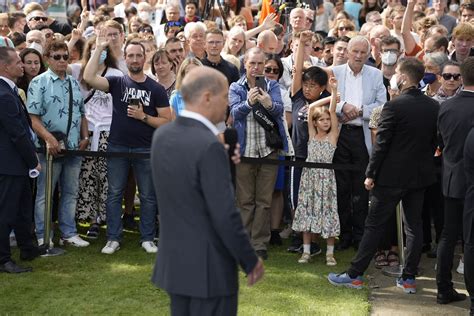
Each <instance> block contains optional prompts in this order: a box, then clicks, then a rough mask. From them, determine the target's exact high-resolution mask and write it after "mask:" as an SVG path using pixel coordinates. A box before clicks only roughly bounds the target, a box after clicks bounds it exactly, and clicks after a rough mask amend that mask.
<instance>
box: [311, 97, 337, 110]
mask: <svg viewBox="0 0 474 316" xmlns="http://www.w3.org/2000/svg"><path fill="white" fill-rule="evenodd" d="M331 98H332V97H331V96H329V97H325V98H322V99H319V100H317V101H314V102H313V103H311V104H310V105H308V108H309V109H311V108H315V107H316V108H319V107H322V106H325V105H327V104H328V103H329V102H331Z"/></svg>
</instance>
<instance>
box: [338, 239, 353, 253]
mask: <svg viewBox="0 0 474 316" xmlns="http://www.w3.org/2000/svg"><path fill="white" fill-rule="evenodd" d="M350 246H351V241H350V240H347V239H343V240H342V241H341V242H339V243H338V244H337V245H336V250H338V251H341V250H346V249H349V247H350Z"/></svg>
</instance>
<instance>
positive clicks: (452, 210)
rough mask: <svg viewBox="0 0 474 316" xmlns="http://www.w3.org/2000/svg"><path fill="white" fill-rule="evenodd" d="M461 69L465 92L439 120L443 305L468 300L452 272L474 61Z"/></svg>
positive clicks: (471, 118) (473, 98)
mask: <svg viewBox="0 0 474 316" xmlns="http://www.w3.org/2000/svg"><path fill="white" fill-rule="evenodd" d="M460 69H461V71H460V73H461V77H462V79H463V82H464V89H463V91H461V93H459V94H458V95H457V96H455V97H453V98H451V99H449V100H447V101H445V102H443V103H442V105H441V108H440V111H439V118H438V129H439V134H440V143H441V144H440V147H441V149H442V152H443V155H442V157H443V170H442V187H443V196H444V214H445V216H444V226H443V232H442V233H441V238H440V241H439V244H438V255H437V259H438V260H437V261H438V262H437V264H438V268H437V270H436V283H437V286H438V297H437V301H438V303H439V304H448V303H451V302H455V301H460V300H464V299H465V298H466V296H465V295H464V294H459V293H457V292H456V291H455V290H454V288H453V282H452V274H451V269H452V267H453V257H454V248H455V247H456V242H457V240H458V238H459V232H460V231H461V230H462V228H463V209H464V198H465V195H466V175H465V173H464V172H465V171H464V163H463V150H464V142H465V140H466V136H467V134H468V133H469V130H470V129H471V127H472V126H473V124H474V57H469V58H468V59H466V61H465V62H464V63H463V64H462V65H461V68H460ZM453 75H459V74H453ZM464 76H466V77H464ZM464 266H466V265H464Z"/></svg>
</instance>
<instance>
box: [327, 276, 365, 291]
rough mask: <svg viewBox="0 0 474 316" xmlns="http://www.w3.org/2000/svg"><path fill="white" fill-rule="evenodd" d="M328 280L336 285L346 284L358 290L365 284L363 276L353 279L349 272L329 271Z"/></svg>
mask: <svg viewBox="0 0 474 316" xmlns="http://www.w3.org/2000/svg"><path fill="white" fill-rule="evenodd" d="M328 281H329V283H331V284H332V285H335V286H345V287H348V288H351V289H357V290H360V289H362V286H363V285H364V282H363V281H362V277H361V276H358V277H356V278H354V279H352V278H351V277H350V276H349V275H348V274H347V273H341V274H336V273H329V275H328Z"/></svg>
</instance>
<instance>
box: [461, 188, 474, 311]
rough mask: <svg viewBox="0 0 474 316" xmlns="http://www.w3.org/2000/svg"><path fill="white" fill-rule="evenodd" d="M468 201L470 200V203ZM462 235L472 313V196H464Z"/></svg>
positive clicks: (473, 212)
mask: <svg viewBox="0 0 474 316" xmlns="http://www.w3.org/2000/svg"><path fill="white" fill-rule="evenodd" d="M468 199H471V201H469V200H468ZM463 233H464V234H463V236H464V282H465V283H466V289H467V291H468V292H469V296H470V297H471V311H472V312H474V195H472V196H470V197H469V195H467V196H466V204H465V206H464V213H463Z"/></svg>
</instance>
